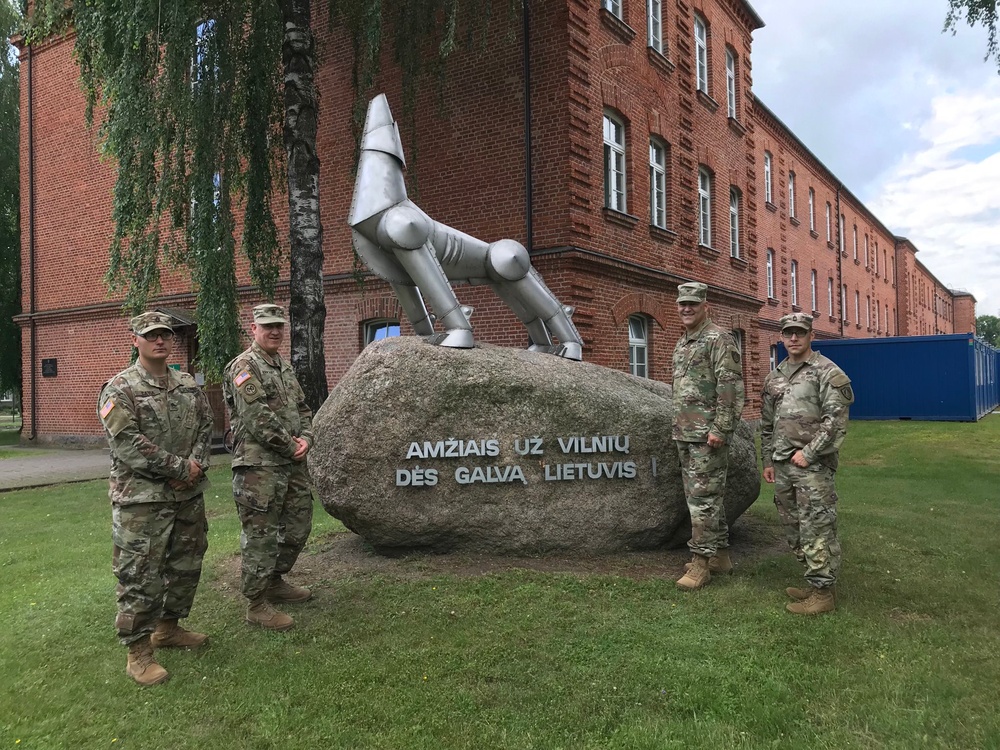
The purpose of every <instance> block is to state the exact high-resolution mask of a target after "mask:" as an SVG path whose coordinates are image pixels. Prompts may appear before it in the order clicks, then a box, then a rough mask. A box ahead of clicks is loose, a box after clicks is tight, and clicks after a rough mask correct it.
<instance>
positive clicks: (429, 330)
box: [392, 283, 434, 336]
mask: <svg viewBox="0 0 1000 750" xmlns="http://www.w3.org/2000/svg"><path fill="white" fill-rule="evenodd" d="M392 289H393V291H394V292H396V297H398V298H399V304H400V307H402V308H403V312H404V313H406V317H407V318H409V319H410V323H412V324H413V330H414V332H415V333H416V334H417V335H418V336H431V335H433V334H434V319H433V318H432V317H431V316H430V313H428V312H427V307H426V305H424V298H423V297H421V296H420V290H419V289H417V288H416V287H415V286H409V285H407V284H396V283H393V284H392Z"/></svg>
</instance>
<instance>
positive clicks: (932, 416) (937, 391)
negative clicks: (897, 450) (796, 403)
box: [778, 333, 1000, 422]
mask: <svg viewBox="0 0 1000 750" xmlns="http://www.w3.org/2000/svg"><path fill="white" fill-rule="evenodd" d="M813 349H815V350H817V351H820V352H822V353H823V354H824V355H826V356H827V357H829V358H830V359H832V360H833V361H834V362H836V363H837V364H838V365H840V367H841V368H842V369H843V370H844V372H846V373H847V375H848V376H849V377H850V378H851V384H852V385H853V387H854V396H855V399H856V400H855V402H854V405H853V406H852V407H851V419H920V420H946V421H954V422H975V421H976V420H978V419H980V418H981V417H983V416H985V415H986V414H989V413H990V412H991V411H993V410H994V409H995V408H997V406H998V405H1000V382H998V377H1000V349H996V348H994V347H992V346H990V345H989V344H987V343H985V342H984V341H982V340H980V339H977V338H976V337H974V336H972V335H970V334H964V333H962V334H959V333H956V334H946V335H941V336H902V337H896V338H877V339H816V340H814V341H813ZM778 356H779V359H783V358H784V357H785V356H786V351H785V348H784V346H783V345H781V344H779V345H778Z"/></svg>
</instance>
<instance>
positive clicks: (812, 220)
mask: <svg viewBox="0 0 1000 750" xmlns="http://www.w3.org/2000/svg"><path fill="white" fill-rule="evenodd" d="M809 231H810V232H815V231H816V191H815V190H813V189H812V188H809Z"/></svg>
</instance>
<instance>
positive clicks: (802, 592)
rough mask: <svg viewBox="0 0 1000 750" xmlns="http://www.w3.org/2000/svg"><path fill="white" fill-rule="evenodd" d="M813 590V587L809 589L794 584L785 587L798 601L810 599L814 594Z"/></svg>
mask: <svg viewBox="0 0 1000 750" xmlns="http://www.w3.org/2000/svg"><path fill="white" fill-rule="evenodd" d="M812 592H813V590H812V587H810V588H807V589H797V588H795V587H794V586H789V587H788V588H787V589H785V593H786V594H788V595H789V596H790V597H792V599H794V600H795V601H798V602H801V601H803V600H805V599H808V598H809V597H810V596H812Z"/></svg>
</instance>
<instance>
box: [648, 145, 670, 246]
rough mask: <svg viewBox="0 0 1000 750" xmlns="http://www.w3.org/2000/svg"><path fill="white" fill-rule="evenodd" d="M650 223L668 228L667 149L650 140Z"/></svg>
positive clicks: (661, 227)
mask: <svg viewBox="0 0 1000 750" xmlns="http://www.w3.org/2000/svg"><path fill="white" fill-rule="evenodd" d="M649 223H650V224H652V225H653V226H656V227H660V229H666V228H667V149H666V146H664V145H663V144H662V143H659V142H657V141H652V140H651V141H650V142H649Z"/></svg>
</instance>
